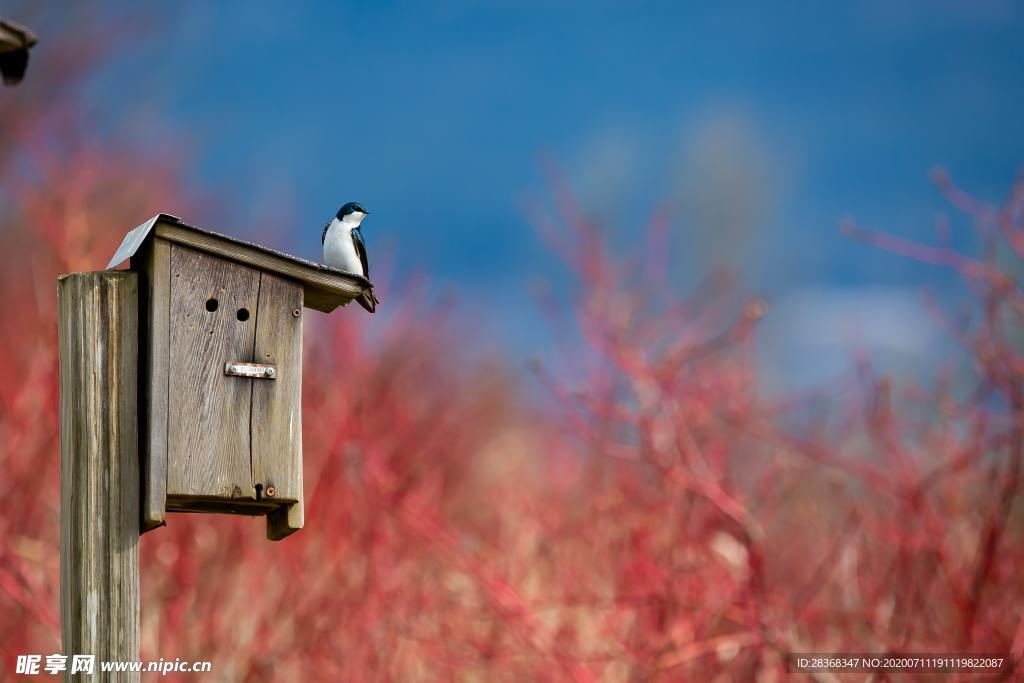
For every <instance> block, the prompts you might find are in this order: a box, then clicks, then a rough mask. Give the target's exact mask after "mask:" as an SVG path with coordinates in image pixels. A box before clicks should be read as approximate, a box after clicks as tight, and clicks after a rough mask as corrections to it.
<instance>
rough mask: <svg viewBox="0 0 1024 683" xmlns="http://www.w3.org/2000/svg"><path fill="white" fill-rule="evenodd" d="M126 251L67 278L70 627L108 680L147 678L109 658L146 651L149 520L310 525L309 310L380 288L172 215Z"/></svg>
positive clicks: (64, 440)
mask: <svg viewBox="0 0 1024 683" xmlns="http://www.w3.org/2000/svg"><path fill="white" fill-rule="evenodd" d="M127 259H131V267H130V271H127V272H126V271H110V270H107V271H103V272H98V273H75V274H72V275H66V276H64V277H62V278H61V279H60V281H59V284H58V298H59V311H60V314H59V317H60V320H59V327H60V362H61V624H62V636H63V641H64V654H65V655H66V656H67V657H69V658H70V657H71V656H72V655H76V654H85V655H95V657H96V660H97V671H96V675H97V678H91V677H90V678H89V680H100V681H137V680H139V675H138V673H117V674H104V673H101V672H100V671H99V669H98V666H99V662H100V661H104V660H128V661H138V659H139V563H138V543H139V534H140V529H141V531H142V532H145V531H150V530H152V529H155V528H157V527H159V526H162V525H163V524H165V523H166V520H165V517H166V512H168V511H171V512H175V511H179V512H217V513H228V514H243V515H264V516H266V517H267V536H268V537H269V538H270V539H272V540H278V539H281V538H284V537H285V536H288V535H289V534H291V533H294V532H295V531H297V530H298V529H300V528H302V526H303V506H302V503H303V494H302V417H301V416H302V410H301V389H302V319H303V308H313V309H316V310H319V311H323V312H330V311H333V310H334V309H335V308H337V307H338V306H342V305H345V304H348V303H349V302H350V301H351V300H352V299H354V298H356V297H358V296H359V295H360V294H362V293H363V291H364V290H366V289H367V288H369V287H371V286H372V285H371V284H370V282H369V281H368V280H366V279H365V278H363V277H361V276H358V275H354V274H351V273H345V272H342V271H339V270H335V269H333V268H328V267H326V266H322V265H319V264H317V263H312V262H310V261H306V260H303V259H299V258H296V257H294V256H289V255H288V254H283V253H281V252H278V251H274V250H272V249H267V248H266V247H261V246H259V245H256V244H251V243H248V242H243V241H241V240H237V239H234V238H231V237H227V236H224V235H219V234H217V233H214V232H210V231H208V230H204V229H201V228H197V227H195V226H191V225H187V224H185V223H182V222H181V221H180V220H179V219H177V218H175V217H173V216H169V215H166V214H160V215H157V216H154V217H153V218H152V219H150V220H149V221H147V222H145V223H143V224H142V225H140V226H138V227H137V228H135V229H134V230H132V231H131V232H129V233H128V234H127V235H126V236H125V238H124V241H123V242H122V244H121V246H120V248H119V249H118V250H117V253H116V254H115V255H114V258H113V259H112V260H111V262H110V264H109V265H108V266H107V267H108V268H112V267H114V266H117V265H119V264H121V263H122V262H124V261H125V260H127ZM176 656H177V655H176ZM79 679H80V677H79V676H74V677H72V676H71V674H70V671H69V672H68V673H67V674H66V679H65V680H79ZM82 680H84V679H82Z"/></svg>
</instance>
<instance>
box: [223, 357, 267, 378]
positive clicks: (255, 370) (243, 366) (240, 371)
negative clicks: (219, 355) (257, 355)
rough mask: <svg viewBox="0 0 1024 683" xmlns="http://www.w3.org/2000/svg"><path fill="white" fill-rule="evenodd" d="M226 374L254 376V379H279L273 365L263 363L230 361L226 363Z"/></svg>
mask: <svg viewBox="0 0 1024 683" xmlns="http://www.w3.org/2000/svg"><path fill="white" fill-rule="evenodd" d="M224 374H225V375H229V376H231V377H252V378H253V379H277V370H276V369H274V366H273V365H264V364H262V363H241V362H239V361H228V362H227V363H225V364H224Z"/></svg>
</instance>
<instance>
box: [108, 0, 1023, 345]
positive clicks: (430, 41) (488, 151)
mask: <svg viewBox="0 0 1024 683" xmlns="http://www.w3.org/2000/svg"><path fill="white" fill-rule="evenodd" d="M1020 7H1021V6H1020V5H1018V4H1016V3H1011V2H970V3H953V2H927V3H926V2H908V3H902V2H901V3H893V2H885V1H869V2H861V3H848V4H841V3H810V2H801V3H744V4H738V3H728V2H726V3H717V2H716V3H682V2H628V3H627V2H587V3H547V2H532V1H524V2H491V3H479V2H468V1H467V2H457V1H449V2H431V3H428V2H422V3H396V2H374V3H368V2H367V3H342V2H303V3H285V2H273V3H237V2H231V3H227V2H221V3H215V2H203V3H198V2H197V3H190V4H186V3H164V4H158V5H155V8H156V9H154V10H153V12H152V15H149V16H148V19H147V21H148V29H147V31H146V33H145V34H141V35H143V37H142V38H141V39H140V40H139V41H138V42H137V43H135V44H130V45H128V46H127V48H126V50H125V51H124V52H122V53H120V54H119V57H118V59H117V60H116V61H115V62H114V63H113V64H111V65H110V67H109V68H107V69H105V70H104V72H103V73H102V74H101V75H100V76H99V77H98V78H97V80H96V83H95V84H94V85H93V86H92V90H91V92H92V97H91V101H92V108H93V110H94V116H95V117H96V119H97V121H99V122H101V123H102V124H103V125H104V128H105V129H106V130H107V131H108V134H109V135H112V136H116V137H122V138H124V139H125V141H128V142H134V143H135V144H146V141H147V140H149V139H152V138H153V136H158V135H164V134H168V133H169V134H171V135H173V136H175V137H177V138H179V139H183V140H186V141H188V142H190V143H191V145H192V150H193V151H194V152H195V157H194V159H193V161H192V164H191V165H190V166H189V167H188V170H189V172H190V174H191V176H192V178H193V181H192V182H193V183H194V184H195V185H196V186H197V187H202V188H204V189H206V190H207V191H212V192H214V193H216V194H217V195H219V196H223V197H225V198H230V201H231V204H230V205H229V206H223V205H221V206H219V207H218V208H217V212H218V215H216V216H184V217H185V218H187V219H189V220H191V221H192V222H195V223H198V224H204V223H205V224H210V225H211V226H212V227H218V228H221V229H224V230H229V231H232V232H236V233H244V230H245V227H244V226H246V225H247V224H249V223H250V222H251V221H252V220H253V219H257V218H259V217H261V216H265V215H267V214H270V215H273V216H275V221H277V222H278V223H279V224H280V230H279V231H277V232H275V233H274V235H273V236H272V239H273V240H274V242H275V245H276V246H280V247H283V248H285V249H288V250H290V251H292V252H294V253H298V254H301V255H304V256H312V257H316V256H317V255H318V253H319V247H320V245H319V232H320V227H321V226H322V224H323V222H324V221H325V219H326V218H327V217H329V216H330V215H331V214H332V213H333V212H334V211H336V209H337V207H338V206H339V205H340V204H342V203H344V202H346V201H349V200H352V199H358V200H359V201H361V202H363V203H364V204H365V205H366V206H368V207H369V208H370V210H371V211H372V215H371V217H370V219H368V221H367V224H366V229H365V231H364V232H365V233H366V236H367V240H368V241H369V243H370V249H371V255H374V254H376V255H379V256H378V258H379V259H381V260H383V261H386V262H388V263H389V264H390V266H391V267H392V268H393V270H394V273H395V275H394V283H393V284H392V286H399V284H400V283H401V282H402V281H404V280H405V279H407V278H408V276H409V275H411V274H416V275H426V276H427V277H428V279H429V281H430V283H431V287H433V288H435V289H436V291H438V292H441V291H447V292H450V293H454V295H455V297H456V298H457V300H458V301H459V302H460V303H461V304H462V305H463V306H464V308H465V310H467V311H469V312H470V314H471V315H474V316H479V320H480V328H479V329H481V330H482V331H484V332H485V334H482V335H481V337H482V338H490V339H493V340H508V339H509V338H516V343H517V344H518V343H520V342H521V343H522V344H525V346H526V347H527V348H528V349H529V348H531V347H541V346H543V344H544V340H545V337H544V333H543V331H542V330H541V324H540V322H539V317H538V316H537V315H536V312H535V310H534V304H533V302H532V301H531V300H530V297H529V283H530V282H531V281H532V280H535V279H537V278H547V279H550V280H552V281H553V282H555V283H556V284H557V283H558V282H559V278H561V277H562V275H561V271H560V270H559V268H558V267H557V264H556V262H555V261H554V260H553V259H552V258H551V257H550V256H549V255H548V254H547V253H546V251H545V249H544V247H543V245H542V244H541V242H540V241H539V240H538V239H537V238H536V237H535V234H534V231H533V228H532V226H531V225H530V222H529V219H528V217H527V215H526V212H525V211H524V207H525V206H526V204H527V202H529V201H530V200H531V199H544V198H545V197H547V196H548V194H547V190H546V187H545V182H544V178H543V174H542V172H541V165H540V163H539V159H540V158H541V156H542V155H547V156H549V157H550V158H551V159H553V160H554V161H555V162H556V163H557V165H558V166H559V167H560V168H561V170H562V171H563V173H564V174H565V175H566V177H567V178H568V180H569V181H570V183H571V184H572V186H573V187H574V188H575V189H576V191H577V193H578V195H579V197H580V200H581V202H582V203H583V204H584V206H585V207H586V209H587V210H588V211H589V212H591V213H592V214H593V215H594V216H595V217H597V218H598V220H600V221H602V222H604V223H605V224H606V225H607V229H608V230H609V232H610V233H611V234H612V235H614V236H615V237H616V239H617V241H620V242H622V243H627V242H628V240H629V238H630V236H631V235H632V234H633V233H634V231H636V230H639V229H641V228H642V227H643V225H644V223H645V222H646V220H647V218H648V216H649V214H650V212H651V211H652V210H654V209H655V208H656V207H657V206H659V205H662V204H666V203H667V204H669V205H671V206H673V207H675V208H676V209H677V216H678V218H677V220H676V223H675V225H674V226H673V233H672V234H673V251H672V254H673V263H674V265H675V268H676V270H677V272H678V273H679V279H678V282H679V286H680V288H681V289H685V288H686V286H687V285H688V284H690V283H692V282H693V280H695V279H696V277H697V274H699V273H700V272H702V271H704V270H706V268H707V267H708V266H710V265H711V264H713V263H715V262H718V261H723V262H725V263H727V264H729V265H732V266H733V267H734V268H736V269H737V270H739V271H740V273H741V274H742V276H743V277H744V279H745V280H746V281H747V282H748V283H749V284H750V286H751V287H752V288H754V289H756V290H757V291H759V292H762V293H764V294H765V295H767V296H768V298H769V300H770V301H774V300H778V301H781V302H783V303H784V304H785V302H786V301H787V300H788V301H789V304H792V303H793V301H807V300H808V299H807V297H806V296H805V295H806V293H807V292H808V291H814V292H817V293H819V294H820V293H822V292H825V293H826V294H827V293H828V292H837V293H840V294H841V297H840V298H841V299H842V300H848V299H849V296H850V293H851V292H852V293H854V294H856V292H858V291H865V292H868V293H869V294H870V296H869V299H870V300H871V301H873V302H879V301H884V300H885V299H886V296H885V295H884V294H883V295H882V296H879V292H883V293H884V292H886V291H891V292H893V293H894V297H895V298H897V299H898V298H899V297H901V296H904V295H905V294H906V293H907V292H912V291H914V290H916V289H918V288H920V287H922V286H925V285H929V286H936V287H940V288H941V287H945V286H947V285H949V283H951V282H952V280H951V279H950V278H949V277H947V276H945V275H943V274H941V273H938V272H937V271H935V270H934V269H931V268H928V267H924V266H918V265H914V264H909V263H907V262H906V261H904V260H901V259H899V258H896V257H892V256H889V255H885V254H880V253H877V252H875V251H873V250H871V249H869V248H867V247H863V246H860V245H857V244H853V243H851V242H849V241H848V240H846V239H845V238H843V237H842V236H840V235H839V234H838V231H837V225H838V223H839V221H840V219H841V218H842V217H844V216H847V215H853V216H856V217H857V218H858V219H859V220H861V221H862V222H864V223H866V224H869V225H872V226H875V227H878V228H882V229H886V230H890V231H893V232H898V233H900V234H902V235H904V236H907V237H919V238H923V239H929V238H930V237H931V234H932V226H933V222H934V219H935V216H936V215H937V213H938V212H940V211H942V210H943V209H944V205H943V203H942V201H941V200H940V199H939V198H938V197H937V195H936V193H935V191H934V190H933V188H932V187H931V185H930V184H929V181H928V171H929V169H930V168H932V167H933V166H935V165H943V166H946V167H948V168H949V169H950V171H951V172H952V174H953V176H954V178H955V179H956V180H957V181H958V182H959V183H961V184H962V185H964V186H965V187H967V188H968V189H970V190H972V191H974V192H976V193H977V194H979V195H981V196H983V197H986V198H991V199H998V198H1000V197H1001V196H1002V195H1003V193H1004V192H1005V190H1006V188H1007V186H1008V184H1009V183H1010V182H1011V180H1012V179H1013V177H1014V175H1015V173H1016V172H1017V170H1018V169H1019V168H1020V167H1021V162H1022V160H1024V136H1022V135H1021V133H1022V131H1024V126H1022V124H1021V111H1022V108H1021V104H1022V102H1024V78H1022V76H1021V68H1022V67H1024V41H1021V40H1020V36H1021V35H1024V10H1021V9H1020ZM111 11H112V13H113V14H115V15H116V14H118V13H121V12H123V13H125V14H127V13H128V12H129V10H128V9H127V6H126V7H125V8H122V7H120V6H118V5H112V6H111ZM144 23H146V22H144ZM140 112H142V113H144V114H146V116H145V117H143V118H142V119H141V120H142V121H143V123H139V120H140V119H139V117H138V116H137V114H139V113H140ZM125 119H131V120H132V121H133V123H132V125H131V126H123V125H122V121H124V120H125ZM282 207H284V208H283V209H282ZM166 209H167V210H168V211H171V212H173V211H174V207H166ZM282 211H283V215H281V213H282ZM225 223H226V224H225ZM960 234H962V235H963V237H962V238H961V241H962V243H963V244H965V245H967V244H970V238H969V237H970V228H969V225H967V224H963V223H962V224H961V231H960ZM950 286H951V285H950ZM792 296H797V297H798V298H797V299H792V298H790V299H787V297H792ZM799 297H803V298H799ZM843 297H845V298H843ZM383 298H385V300H387V296H386V292H385V296H384V297H383ZM812 298H813V297H812ZM822 301H824V302H825V303H823V304H822V305H824V306H826V307H828V303H827V301H828V298H827V296H826V298H825V299H824V300H822ZM837 305H841V303H837ZM902 305H904V304H901V306H902ZM790 308H792V305H790ZM891 313H892V312H891V311H889V314H890V315H888V317H886V316H881V317H882V318H884V319H887V320H892V319H893V316H892V315H891ZM808 314H810V313H808ZM896 319H897V320H898V319H899V316H897V318H896ZM887 324H891V323H887ZM890 331H891V330H890ZM882 337H885V335H882ZM499 343H500V342H499ZM922 343H924V342H922Z"/></svg>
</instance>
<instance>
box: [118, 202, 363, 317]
mask: <svg viewBox="0 0 1024 683" xmlns="http://www.w3.org/2000/svg"><path fill="white" fill-rule="evenodd" d="M150 236H155V237H157V238H159V239H164V240H167V241H168V242H173V243H174V244H181V245H183V246H186V247H189V248H190V249H195V250H197V251H202V252H205V253H207V254H213V255H214V256H218V257H220V258H224V259H228V260H230V261H235V262H237V263H241V264H243V265H246V266H249V267H251V268H258V269H259V270H263V271H266V272H270V273H275V274H277V275H280V276H282V277H286V278H288V279H291V280H295V281H296V282H299V283H301V284H302V286H303V289H304V292H305V297H304V301H305V306H306V307H307V308H313V309H316V310H318V311H324V312H325V313H330V312H331V311H333V310H334V309H335V308H337V307H338V306H342V305H345V304H347V303H348V302H349V301H351V300H352V299H354V298H356V297H357V296H359V295H360V294H362V293H363V292H364V291H365V290H367V289H369V288H370V287H372V285H371V284H370V281H369V280H367V279H366V278H364V277H362V276H361V275H356V274H354V273H346V272H345V271H342V270H337V269H336V268H331V267H329V266H325V265H321V264H319V263H314V262H313V261H307V260H306V259H303V258H299V257H297V256H291V255H290V254H285V253H283V252H280V251H277V250H275V249H270V248H268V247H264V246H260V245H259V244H253V243H252V242H246V241H244V240H240V239H237V238H235V237H228V236H227V235H221V234H220V233H216V232H213V231H211V230H206V229H205V228H198V227H196V226H194V225H189V224H187V223H185V222H183V221H182V220H181V219H180V218H178V217H177V216H172V215H170V214H166V213H160V214H157V215H156V216H153V217H152V218H150V219H149V220H148V221H146V222H145V223H143V224H142V225H139V226H138V227H136V228H134V229H133V230H131V231H130V232H129V233H128V234H127V235H125V236H124V240H122V242H121V246H120V247H118V249H117V251H116V252H115V253H114V257H113V258H112V259H110V263H108V264H107V270H110V269H111V268H114V267H116V266H119V265H120V264H122V263H124V262H125V261H126V260H127V259H129V258H131V257H132V256H133V255H134V254H135V253H136V252H138V250H139V248H140V247H141V246H142V245H143V244H145V242H146V240H147V239H149V238H150Z"/></svg>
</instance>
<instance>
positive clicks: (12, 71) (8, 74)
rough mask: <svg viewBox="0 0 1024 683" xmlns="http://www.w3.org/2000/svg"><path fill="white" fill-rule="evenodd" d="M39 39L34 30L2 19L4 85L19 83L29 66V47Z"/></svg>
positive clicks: (0, 64)
mask: <svg viewBox="0 0 1024 683" xmlns="http://www.w3.org/2000/svg"><path fill="white" fill-rule="evenodd" d="M37 42H38V41H37V40H36V36H35V34H34V33H32V31H29V30H28V29H27V28H25V27H24V26H22V25H20V24H16V23H14V22H13V21H8V20H7V19H0V74H3V77H4V85H17V84H18V83H20V82H21V79H22V78H23V77H24V76H25V69H26V68H28V49H29V48H30V47H32V46H33V45H35V44H36V43H37Z"/></svg>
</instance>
